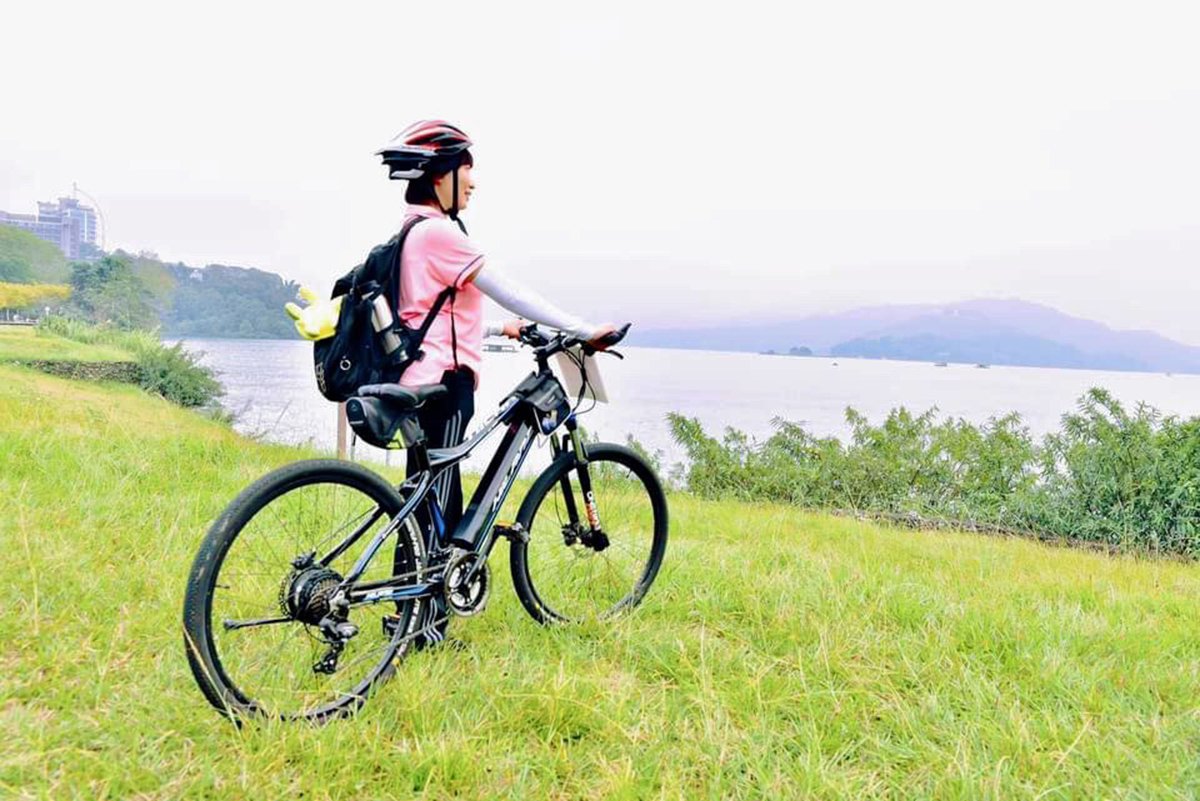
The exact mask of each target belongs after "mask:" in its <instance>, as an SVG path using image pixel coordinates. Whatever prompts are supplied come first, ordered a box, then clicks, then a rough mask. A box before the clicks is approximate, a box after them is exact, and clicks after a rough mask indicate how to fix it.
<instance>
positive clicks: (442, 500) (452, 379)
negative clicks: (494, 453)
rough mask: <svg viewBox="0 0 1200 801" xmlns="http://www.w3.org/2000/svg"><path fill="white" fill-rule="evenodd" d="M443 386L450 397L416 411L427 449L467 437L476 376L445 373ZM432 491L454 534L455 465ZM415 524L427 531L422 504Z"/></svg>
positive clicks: (431, 614) (433, 613)
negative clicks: (426, 442)
mask: <svg viewBox="0 0 1200 801" xmlns="http://www.w3.org/2000/svg"><path fill="white" fill-rule="evenodd" d="M442 383H443V384H445V385H446V388H447V389H448V390H450V392H449V394H447V395H443V396H442V397H440V398H437V399H436V400H432V401H429V402H427V403H426V404H425V405H424V406H422V407H421V409H420V410H419V411H418V412H417V417H418V419H419V420H420V421H421V428H422V429H423V430H424V431H425V437H426V439H427V441H428V447H430V448H452V447H454V446H455V445H458V444H459V443H461V442H462V441H463V437H464V436H465V435H466V431H467V424H468V423H470V422H471V416H472V415H474V414H475V374H474V373H473V372H471V370H469V369H467V368H465V367H460V368H459V369H458V370H447V371H446V372H445V373H443V374H442ZM413 461H414V460H413V458H412V455H411V454H410V455H409V457H408V468H407V469H408V475H409V476H411V475H412V474H413V473H414V472H416V465H414V464H413ZM434 492H435V493H436V494H437V498H438V506H440V507H441V509H442V517H443V518H444V519H445V522H446V531H447V533H453V532H454V528H455V526H457V525H458V521H459V520H461V519H462V513H463V493H462V477H461V476H460V475H459V471H458V465H454V467H452V468H450V469H449V470H447V471H445V472H444V473H442V474H441V475H440V476H439V477H438V480H437V482H436V483H435V484H434ZM417 524H418V525H419V526H420V527H421V531H422V532H424V533H428V532H429V531H430V526H431V522H430V519H429V511H428V508H427V507H426V506H425V505H424V504H422V505H421V507H420V508H419V509H418V510H417ZM429 541H431V538H428V537H427V539H426V542H429ZM397 557H399V554H397ZM395 565H396V566H395V568H394V570H395V572H399V571H400V559H399V558H397V559H396V562H395ZM444 616H445V611H444V610H442V609H441V608H440V604H438V605H433V608H431V609H429V610H428V612H427V614H426V615H425V618H426V620H425V621H424V622H431V621H432V620H434V619H435V618H440V617H444ZM445 630H446V627H445V625H444V624H442V625H439V626H438V627H437V632H436V633H435V634H432V636H429V637H427V638H423V637H422V638H418V639H417V644H418V645H424V644H426V643H425V642H422V640H428V641H437V640H441V639H442V638H443V636H444V635H445Z"/></svg>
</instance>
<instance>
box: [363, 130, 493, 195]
mask: <svg viewBox="0 0 1200 801" xmlns="http://www.w3.org/2000/svg"><path fill="white" fill-rule="evenodd" d="M471 144H472V142H471V140H470V138H469V137H468V136H467V135H466V134H465V133H464V132H463V130H462V129H461V128H459V127H457V126H455V125H451V124H450V123H448V122H446V121H445V120H421V121H420V122H414V123H413V124H412V125H410V126H408V127H407V128H405V129H404V130H403V131H401V132H400V133H398V134H396V137H395V138H394V139H392V141H390V142H388V144H387V146H386V147H384V148H383V149H382V150H379V151H376V153H375V155H377V156H382V157H383V163H384V164H385V165H387V168H388V177H389V178H394V179H397V180H412V179H414V178H420V177H421V176H423V175H425V174H426V173H428V172H450V171H451V170H453V169H454V168H456V167H457V166H458V165H459V164H461V163H462V161H463V154H464V153H466V152H467V148H469V147H470V146H471Z"/></svg>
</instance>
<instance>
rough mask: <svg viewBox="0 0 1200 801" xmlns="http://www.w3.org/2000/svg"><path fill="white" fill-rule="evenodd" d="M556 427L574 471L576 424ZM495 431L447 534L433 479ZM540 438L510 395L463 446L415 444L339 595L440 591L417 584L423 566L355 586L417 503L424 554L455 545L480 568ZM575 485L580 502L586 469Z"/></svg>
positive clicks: (409, 595)
mask: <svg viewBox="0 0 1200 801" xmlns="http://www.w3.org/2000/svg"><path fill="white" fill-rule="evenodd" d="M539 366H540V368H541V369H539V371H538V372H537V373H535V374H533V376H536V379H537V380H538V381H539V382H545V381H553V382H555V383H558V379H557V378H556V377H555V376H554V374H553V373H552V372H551V371H550V369H549V367H548V366H547V365H546V364H544V363H541V364H539ZM559 388H560V389H561V385H559ZM563 425H564V426H565V427H566V429H567V432H568V434H567V436H566V437H564V443H565V440H566V439H567V438H569V439H571V441H572V443H573V448H574V452H575V454H576V457H577V458H578V459H579V461H580V465H581V467H583V466H584V465H586V459H585V458H583V454H584V451H583V446H582V443H581V442H580V441H579V436H578V423H577V421H576V419H575V415H574V413H572V414H570V415H568V416H567V418H566V420H564V422H563ZM501 426H507V430H506V431H505V434H504V437H503V439H502V440H501V441H500V446H499V447H498V448H497V450H496V452H495V454H494V455H493V456H492V459H491V461H490V462H489V464H488V466H487V469H486V470H485V471H484V474H483V476H482V478H481V479H480V481H479V485H478V486H477V487H476V488H475V492H474V493H473V494H472V496H471V500H470V503H469V504H468V505H467V508H466V510H465V511H464V512H463V516H462V520H460V521H459V523H458V525H457V527H456V528H455V530H454V531H453V532H447V531H446V529H445V522H444V518H443V516H442V513H441V509H440V508H439V507H438V504H437V498H436V494H435V493H433V492H431V489H432V487H433V484H434V482H435V481H436V480H437V478H438V477H439V476H440V475H441V474H442V473H443V472H445V471H446V470H448V469H450V468H451V467H453V466H454V465H456V464H458V463H459V462H461V461H463V460H464V459H466V458H467V456H469V455H470V454H471V452H472V451H474V450H475V448H476V447H478V446H479V445H480V444H481V443H482V442H483V441H484V440H485V439H487V438H488V437H489V436H490V435H491V434H492V433H493V432H494V431H496V429H498V428H500V427H501ZM539 433H541V432H540V431H539V429H538V428H537V427H536V426H535V425H534V423H533V422H532V421H531V415H530V414H529V413H528V405H527V402H526V400H525V399H524V398H522V397H521V396H519V395H517V394H513V395H510V396H509V397H508V398H507V399H505V401H504V402H503V403H502V404H501V406H500V410H499V411H498V412H496V414H494V415H493V416H492V417H490V418H488V420H487V421H485V422H484V424H483V425H482V426H481V427H480V429H479V431H477V432H476V433H475V434H474V435H473V436H471V438H470V439H468V440H467V441H465V442H463V443H462V444H460V445H458V446H455V447H452V448H437V449H429V450H426V449H425V448H424V446H420V447H419V448H418V449H417V450H416V451H415V454H416V457H417V462H418V472H417V473H415V474H414V475H413V476H410V477H409V478H408V479H407V480H406V481H405V482H404V483H403V484H401V485H400V486H399V487H398V489H399V490H400V492H401V494H404V495H406V500H405V502H404V504H403V506H401V507H400V510H399V512H397V513H396V515H395V517H393V518H392V520H391V522H390V523H388V525H387V526H385V527H384V528H383V529H381V530H380V531H379V532H377V533H376V534H375V535H374V537H373V538H372V540H371V542H370V543H369V544H368V545H367V547H366V549H365V550H364V551H363V553H362V554H361V555H360V557H359V559H358V561H357V562H355V564H354V566H353V567H352V568H351V570H350V572H349V573H347V574H346V576H345V578H344V579H343V581H342V584H341V589H342V590H344V591H345V593H346V596H345V597H346V600H347V601H348V602H349V604H350V605H351V606H358V605H362V604H368V603H380V602H384V601H402V600H411V599H416V598H421V597H424V596H427V595H430V594H432V593H433V592H435V591H437V590H439V589H440V588H441V580H440V577H438V578H437V579H436V580H434V581H424V580H421V579H425V578H426V576H425V575H424V574H425V573H426V572H428V568H426V569H422V570H420V571H418V575H417V576H415V578H417V579H419V581H418V582H417V583H409V584H403V585H401V586H397V585H396V584H395V582H396V581H398V580H404V579H410V578H414V576H392V577H391V578H389V579H382V580H378V581H371V582H363V583H361V584H360V583H356V582H358V579H359V578H360V577H361V576H362V574H363V573H364V572H365V571H366V569H367V566H368V565H369V564H370V563H371V560H373V559H374V558H375V556H376V555H377V553H378V552H379V549H380V548H381V547H382V546H383V544H384V542H386V541H387V539H388V538H389V537H390V536H392V535H393V534H396V533H397V532H398V530H399V528H400V526H401V525H402V524H403V522H404V521H405V520H407V519H408V517H409V515H411V514H413V513H414V512H416V510H417V508H418V507H419V505H420V504H421V503H422V502H425V503H428V504H429V511H430V519H431V520H432V521H433V531H431V532H429V536H428V538H427V541H426V543H425V548H426V553H427V554H430V555H432V554H435V553H439V552H443V551H446V550H447V549H449V548H462V549H464V550H468V551H474V552H475V553H478V554H480V556H481V557H482V558H481V559H480V560H479V564H480V565H482V564H485V563H486V562H487V559H488V556H489V555H490V553H491V550H492V547H493V546H494V545H495V540H496V530H495V528H494V525H495V522H496V518H497V516H498V515H499V513H500V507H501V506H502V505H503V504H504V501H505V499H506V498H507V497H508V494H509V492H510V491H511V489H512V486H513V483H514V482H515V481H516V479H517V475H518V474H519V472H520V469H521V465H522V464H524V462H525V459H526V457H527V456H528V455H529V452H530V450H532V448H533V445H534V443H535V441H536V440H537V436H538V434H539ZM550 442H551V445H552V448H553V450H554V453H555V456H556V457H557V455H558V454H559V453H561V452H562V448H561V447H560V446H559V443H558V441H557V440H555V439H554V438H553V436H551V439H550ZM563 480H564V482H565V481H566V480H567V479H566V478H564V479H563ZM580 481H581V484H583V489H584V491H585V495H584V497H585V498H587V497H589V490H590V481H589V480H588V477H587V474H586V467H583V469H582V470H581V474H580ZM566 497H567V502H568V507H569V512H570V515H571V519H572V520H573V521H575V520H577V514H576V511H575V504H574V500H573V498H572V497H571V494H570V492H567V494H566ZM588 513H589V514H588V517H589V522H591V523H592V527H593V528H598V527H599V521H598V520H597V519H595V511H594V506H593V505H592V504H590V503H589V504H588ZM382 514H383V510H382V509H376V510H375V512H374V513H373V514H372V515H370V517H369V518H368V519H367V520H366V522H364V523H363V524H361V525H360V526H359V527H358V528H357V529H356V530H355V531H353V532H351V533H350V534H349V535H348V536H347V537H346V538H345V539H344V540H343V541H342V542H340V543H339V544H338V545H337V546H335V547H334V549H333V550H332V551H330V552H329V553H328V554H326V555H325V556H323V557H321V558H320V559H319V560H318V563H319V564H321V565H322V566H327V565H329V564H330V563H331V562H333V560H334V559H336V558H337V557H338V556H340V555H341V554H343V553H344V552H345V551H346V550H347V549H349V548H350V547H352V546H353V545H354V544H355V543H356V542H357V541H358V540H359V539H361V538H362V536H363V535H364V534H365V533H366V531H367V530H368V529H369V528H370V527H371V526H373V525H374V524H375V522H376V521H378V520H379V518H380V516H381V515H382Z"/></svg>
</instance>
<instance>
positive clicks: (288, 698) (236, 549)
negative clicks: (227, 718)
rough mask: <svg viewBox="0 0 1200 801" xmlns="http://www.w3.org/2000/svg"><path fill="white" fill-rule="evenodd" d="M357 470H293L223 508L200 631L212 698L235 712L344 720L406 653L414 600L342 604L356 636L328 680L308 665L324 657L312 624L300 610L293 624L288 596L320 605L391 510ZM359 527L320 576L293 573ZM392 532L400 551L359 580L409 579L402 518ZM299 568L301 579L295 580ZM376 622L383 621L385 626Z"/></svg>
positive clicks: (410, 539)
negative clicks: (223, 527)
mask: <svg viewBox="0 0 1200 801" xmlns="http://www.w3.org/2000/svg"><path fill="white" fill-rule="evenodd" d="M359 470H361V468H360V469H359ZM359 470H354V469H334V470H330V469H325V470H315V471H311V472H308V473H303V472H301V473H300V474H299V475H296V476H291V477H285V480H283V481H279V482H275V483H274V484H267V485H266V486H262V487H260V489H259V491H258V492H257V493H252V492H249V491H248V493H247V494H248V497H244V498H242V499H240V500H241V503H240V504H239V503H238V502H235V504H234V509H233V514H232V515H231V517H230V520H229V521H228V523H229V534H228V536H227V537H226V538H224V541H223V543H221V544H223V545H224V549H223V550H222V551H221V552H220V553H219V555H218V561H217V563H216V565H215V567H214V569H213V573H212V581H211V589H210V592H209V595H208V603H207V614H206V620H207V625H206V630H207V636H208V638H209V643H208V644H209V647H210V649H211V655H212V658H211V660H210V664H209V665H208V667H209V668H210V669H211V670H212V672H213V674H214V675H213V676H212V677H210V678H211V679H212V680H214V681H215V682H216V683H218V685H223V689H224V690H226V692H225V693H223V694H222V695H223V697H224V698H225V699H230V698H232V699H233V701H234V703H235V704H236V705H237V706H238V707H239V709H238V710H237V711H251V712H254V713H257V714H267V715H271V716H279V717H285V718H308V719H314V720H323V719H325V718H327V717H330V716H332V715H336V714H344V713H346V712H349V711H352V710H354V709H356V708H357V707H358V706H359V705H361V703H362V702H363V701H364V700H365V699H366V697H367V695H368V694H369V692H370V691H371V689H372V688H373V686H374V685H375V684H376V683H377V682H378V681H380V680H382V679H384V678H386V677H387V676H388V675H390V673H391V672H392V669H393V666H394V661H393V660H394V659H396V658H397V657H398V656H401V655H403V652H404V651H405V650H406V648H407V641H406V640H405V636H406V635H409V634H411V630H412V629H413V628H414V627H415V625H416V621H417V620H418V619H419V618H420V614H419V612H420V603H419V602H418V601H408V602H405V603H403V604H401V605H399V606H397V604H395V603H393V602H387V603H379V604H368V605H363V606H357V607H352V608H351V609H350V610H349V612H348V614H347V617H346V622H348V623H350V624H352V625H354V626H355V627H356V628H357V630H358V633H357V635H356V636H354V637H353V638H351V639H350V640H349V641H348V642H346V644H345V646H344V648H343V650H342V651H341V652H340V653H339V654H338V655H337V658H336V660H335V663H334V665H333V666H332V669H329V666H328V665H326V667H325V669H326V670H328V671H329V672H323V671H322V670H318V669H317V667H316V666H317V665H318V664H319V663H320V662H321V661H322V659H323V657H326V656H327V655H328V654H329V652H330V646H329V644H328V642H327V641H326V639H325V638H324V637H323V636H322V635H321V632H320V629H319V627H318V626H317V625H316V620H317V619H318V618H319V617H321V616H322V615H320V614H318V613H316V612H311V611H310V612H309V613H308V614H307V615H304V616H302V617H301V618H299V619H298V618H296V617H294V615H295V607H296V605H297V599H299V600H300V601H301V602H302V603H301V605H305V604H307V607H306V608H307V609H309V610H312V609H319V608H321V603H322V600H321V599H322V598H323V597H328V593H330V592H331V591H332V589H333V588H334V587H335V586H336V584H337V582H339V581H340V579H341V578H342V577H344V576H345V575H346V574H347V573H348V572H349V570H350V568H351V566H352V565H353V564H354V563H355V561H357V559H358V558H359V556H360V555H361V554H362V552H363V549H364V548H365V547H366V546H367V544H368V543H369V542H370V541H371V539H372V537H373V536H374V535H375V534H376V533H378V532H379V531H380V530H381V529H383V528H384V527H385V526H387V525H388V524H389V523H390V521H391V520H392V518H393V516H394V515H395V514H396V512H397V511H398V508H399V499H398V497H397V496H396V495H395V493H394V491H392V490H391V489H390V488H388V487H387V486H386V485H385V484H383V482H382V480H380V479H376V480H375V481H372V480H364V479H363V477H362V475H361V474H360V473H359ZM362 472H364V473H365V472H366V471H365V470H362ZM381 484H383V486H380V485H381ZM252 489H253V488H252ZM360 528H363V529H364V531H363V534H362V536H361V537H360V538H359V539H358V540H357V542H356V543H355V544H354V546H353V547H351V548H350V549H349V550H348V551H347V552H345V553H343V554H341V555H339V556H338V557H337V558H336V559H334V560H333V561H332V562H330V563H329V564H328V565H327V566H326V569H327V570H328V571H329V572H327V573H318V572H314V571H318V570H320V567H319V566H312V567H309V568H302V569H299V570H298V569H297V568H296V567H295V564H294V563H295V560H297V559H299V558H302V557H303V556H304V555H306V554H315V555H316V557H317V558H320V557H322V556H324V555H326V554H327V553H329V552H330V550H331V549H332V548H333V547H334V546H335V545H336V544H337V543H339V542H340V541H341V540H342V539H343V538H344V537H345V536H347V535H348V534H349V533H350V532H351V531H355V530H357V529H360ZM397 534H398V536H399V537H400V539H401V542H402V545H401V547H400V549H399V554H400V555H399V557H398V559H397V561H398V564H396V565H395V566H394V565H393V559H394V552H395V551H396V546H395V543H396V539H395V538H394V537H393V538H389V539H388V540H387V542H385V544H384V546H383V547H382V548H381V549H380V551H379V552H378V553H377V554H376V556H375V558H374V559H372V561H371V563H370V564H369V565H368V567H367V569H366V571H365V572H364V573H363V575H362V577H361V578H360V579H359V581H362V582H366V581H372V580H382V579H387V578H389V577H391V576H392V575H393V571H394V570H395V571H396V572H398V573H411V574H412V576H411V579H410V583H415V582H416V581H417V574H418V572H419V568H420V567H421V566H422V565H421V554H422V550H421V545H420V538H419V536H418V532H417V530H416V525H415V523H414V521H412V520H411V519H409V520H407V521H405V522H404V523H403V524H402V525H401V527H400V530H399V531H398V532H397ZM304 571H309V572H308V574H307V577H304V576H301V575H300V574H301V573H302V572H304ZM289 604H290V606H289ZM325 608H326V609H327V608H328V605H327V604H326V606H325ZM288 616H293V619H291V620H289V621H288V622H285V623H273V624H269V625H262V626H250V627H245V628H236V629H231V628H229V626H228V625H227V624H228V622H231V621H236V622H245V621H254V620H263V619H271V618H280V617H288ZM385 616H387V617H388V618H389V619H390V620H391V621H392V622H391V623H390V626H391V628H390V629H389V628H387V627H385V625H384V617H385Z"/></svg>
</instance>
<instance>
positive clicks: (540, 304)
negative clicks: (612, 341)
mask: <svg viewBox="0 0 1200 801" xmlns="http://www.w3.org/2000/svg"><path fill="white" fill-rule="evenodd" d="M475 286H477V287H479V291H481V292H483V294H485V295H487V296H488V297H489V298H491V299H492V300H494V301H496V302H497V303H499V304H500V305H501V306H503V307H504V308H506V309H508V310H509V311H510V312H512V313H513V314H517V315H520V316H521V317H524V318H525V319H527V320H532V321H533V322H535V323H539V324H541V325H545V326H549V327H550V328H557V329H558V330H559V331H566V332H567V333H568V334H570V335H571V336H573V337H576V338H578V339H594V338H595V337H596V334H597V333H599V330H600V326H598V325H595V324H593V323H589V322H587V321H585V320H584V319H582V318H580V317H576V316H574V315H572V314H567V313H566V312H565V311H563V310H562V309H560V308H558V307H557V306H555V305H554V304H553V303H551V302H550V301H548V300H546V299H545V298H544V297H542V296H541V295H539V294H538V293H537V292H534V291H533V290H532V289H529V288H528V287H525V286H522V285H521V284H519V283H517V282H516V281H513V280H512V279H511V278H509V277H508V276H507V275H505V273H504V272H503V271H502V270H500V269H498V268H497V267H496V265H494V264H486V265H484V267H483V268H482V269H481V270H480V271H479V272H478V273H476V275H475Z"/></svg>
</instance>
